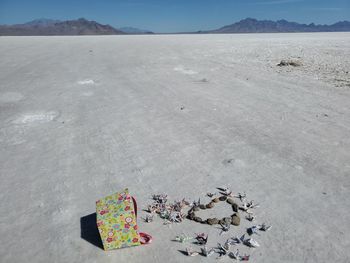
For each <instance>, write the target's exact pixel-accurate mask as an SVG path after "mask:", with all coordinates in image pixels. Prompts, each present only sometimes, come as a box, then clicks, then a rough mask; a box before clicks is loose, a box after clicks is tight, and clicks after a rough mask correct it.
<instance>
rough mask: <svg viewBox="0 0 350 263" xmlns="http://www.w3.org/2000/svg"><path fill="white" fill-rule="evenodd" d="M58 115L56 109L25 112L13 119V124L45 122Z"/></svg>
mask: <svg viewBox="0 0 350 263" xmlns="http://www.w3.org/2000/svg"><path fill="white" fill-rule="evenodd" d="M58 116H59V112H57V111H47V112H35V113H25V114H22V115H21V116H20V117H19V118H17V119H15V120H14V121H13V123H14V124H29V123H46V122H50V121H53V120H54V119H56V118H57V117H58Z"/></svg>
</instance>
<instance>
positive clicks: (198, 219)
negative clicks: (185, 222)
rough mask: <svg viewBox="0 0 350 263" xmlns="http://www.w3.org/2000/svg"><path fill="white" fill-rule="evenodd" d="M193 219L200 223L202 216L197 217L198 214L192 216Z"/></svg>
mask: <svg viewBox="0 0 350 263" xmlns="http://www.w3.org/2000/svg"><path fill="white" fill-rule="evenodd" d="M193 220H194V221H196V222H199V223H202V221H203V220H202V218H200V217H198V216H195V217H194V218H193Z"/></svg>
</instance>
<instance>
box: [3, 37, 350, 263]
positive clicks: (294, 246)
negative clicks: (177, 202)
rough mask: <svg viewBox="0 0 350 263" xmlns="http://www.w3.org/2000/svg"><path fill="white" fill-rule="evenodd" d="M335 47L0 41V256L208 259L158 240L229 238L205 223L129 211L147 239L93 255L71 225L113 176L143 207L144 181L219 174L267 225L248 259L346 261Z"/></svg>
mask: <svg viewBox="0 0 350 263" xmlns="http://www.w3.org/2000/svg"><path fill="white" fill-rule="evenodd" d="M349 43H350V34H349V33H320V34H313V33H311V34H251V35H169V36H166V35H163V36H158V35H155V36H108V37H107V36H106V37H104V36H102V37H1V38H0V57H1V60H0V178H1V184H0V196H1V202H0V208H1V209H0V210H1V215H0V224H1V225H0V241H1V244H0V257H1V262H24V261H25V262H104V263H106V262H142V263H145V262H214V261H215V259H205V258H203V257H196V258H190V257H185V256H184V255H183V254H182V253H180V252H179V251H178V250H182V249H184V248H185V246H183V245H182V244H179V243H175V242H172V241H171V240H172V239H173V238H174V237H175V236H176V235H177V234H180V233H182V232H184V233H187V234H192V233H194V232H200V231H206V232H209V245H216V243H217V241H219V240H223V239H225V238H227V237H228V236H225V237H218V232H219V230H217V229H216V228H214V227H209V226H204V225H199V224H195V223H193V222H189V221H186V222H185V223H183V224H179V225H172V226H163V225H162V222H161V221H160V220H156V222H154V223H153V224H145V223H143V222H142V221H141V220H139V222H140V223H139V224H140V229H142V230H143V231H146V232H149V233H151V234H152V235H153V236H154V242H153V244H152V245H150V246H147V247H145V246H143V247H137V248H132V249H123V250H117V251H112V252H108V253H106V252H103V251H102V250H101V249H99V248H98V247H97V246H95V245H93V244H92V243H93V242H92V243H91V242H88V241H89V240H90V241H91V239H93V236H88V238H85V239H84V238H81V221H83V222H84V216H87V215H90V214H92V213H94V209H95V204H94V202H95V200H97V199H98V198H100V197H103V196H106V195H108V194H110V193H113V192H116V191H118V190H120V189H122V188H124V187H129V189H130V191H131V192H132V193H133V194H134V195H135V197H136V198H137V200H138V203H139V207H140V208H144V207H145V206H146V204H147V203H149V202H150V200H149V198H150V195H151V194H152V193H163V192H166V193H168V195H169V196H170V198H171V199H178V198H183V197H186V198H190V199H195V198H198V197H201V196H202V198H203V196H204V195H205V193H206V192H208V191H211V190H213V189H214V188H215V187H216V186H222V185H229V186H232V188H233V190H235V191H246V193H247V194H248V196H249V197H250V198H252V199H254V200H256V201H257V202H259V203H260V205H261V207H260V208H259V209H258V210H257V216H258V219H257V220H258V222H260V221H266V222H267V223H269V224H271V225H273V228H272V230H271V231H270V232H268V233H266V234H264V235H262V236H261V237H257V240H258V241H259V242H260V243H261V247H260V248H258V249H255V250H250V251H249V250H248V249H246V250H244V249H242V252H248V253H250V254H251V255H252V262H330V261H332V262H349V261H350V253H349V247H350V235H349V233H350V220H349V218H350V208H349V200H350V191H349V188H350V178H349V175H350V137H349V135H350V103H349V101H350V88H349V83H350V82H349V81H350V78H349V72H348V71H349V69H350V46H349ZM282 59H298V60H300V61H301V62H302V63H303V66H301V67H298V68H293V67H276V64H278V63H279V62H280V61H281V60H282ZM181 108H182V110H181ZM228 160H230V161H228ZM203 200H206V199H205V198H203ZM140 215H144V212H142V211H141V210H140ZM203 217H205V214H203ZM81 218H83V219H82V220H81ZM90 219H91V216H90ZM244 226H248V224H247V223H246V222H244V224H243V225H242V227H241V228H233V229H232V231H231V234H232V235H239V234H241V233H243V231H244ZM89 227H91V225H90V226H89ZM89 227H87V228H86V227H83V232H84V231H86V230H89ZM226 261H229V260H226Z"/></svg>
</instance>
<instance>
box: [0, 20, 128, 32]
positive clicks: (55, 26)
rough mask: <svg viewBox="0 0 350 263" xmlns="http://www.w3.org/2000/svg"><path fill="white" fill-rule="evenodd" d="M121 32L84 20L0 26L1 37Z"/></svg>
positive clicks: (40, 21) (108, 26)
mask: <svg viewBox="0 0 350 263" xmlns="http://www.w3.org/2000/svg"><path fill="white" fill-rule="evenodd" d="M121 34H125V33H124V32H123V31H121V30H118V29H115V28H114V27H112V26H110V25H102V24H99V23H97V22H95V21H89V20H86V19H84V18H79V19H77V20H68V21H59V20H52V19H37V20H33V21H31V22H28V23H25V24H17V25H0V35H2V36H5V35H6V36H58V35H67V36H72V35H74V36H75V35H121Z"/></svg>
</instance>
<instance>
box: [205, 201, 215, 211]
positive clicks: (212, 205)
mask: <svg viewBox="0 0 350 263" xmlns="http://www.w3.org/2000/svg"><path fill="white" fill-rule="evenodd" d="M205 207H206V208H208V209H210V208H213V207H214V203H213V202H210V203H209V204H207V205H206V206H205Z"/></svg>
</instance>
